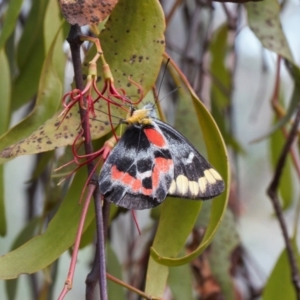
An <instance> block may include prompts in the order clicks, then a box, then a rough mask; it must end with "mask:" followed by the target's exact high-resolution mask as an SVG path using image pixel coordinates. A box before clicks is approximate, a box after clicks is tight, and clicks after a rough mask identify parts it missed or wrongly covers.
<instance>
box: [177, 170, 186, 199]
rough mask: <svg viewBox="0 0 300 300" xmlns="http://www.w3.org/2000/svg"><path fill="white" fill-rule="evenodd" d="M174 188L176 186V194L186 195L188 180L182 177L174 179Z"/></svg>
mask: <svg viewBox="0 0 300 300" xmlns="http://www.w3.org/2000/svg"><path fill="white" fill-rule="evenodd" d="M176 186H177V190H178V193H179V194H181V195H184V194H186V193H187V191H188V189H189V180H188V179H187V177H185V176H184V175H179V176H178V177H177V178H176Z"/></svg>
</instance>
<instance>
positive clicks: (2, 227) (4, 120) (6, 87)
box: [0, 49, 11, 236]
mask: <svg viewBox="0 0 300 300" xmlns="http://www.w3.org/2000/svg"><path fill="white" fill-rule="evenodd" d="M0 65H1V72H0V99H1V110H0V135H1V134H3V133H4V132H5V131H6V130H7V127H8V122H9V114H10V101H11V80H10V70H9V65H8V61H7V58H6V55H5V52H4V49H2V50H0ZM3 172H4V170H3V166H0V235H1V236H4V235H5V234H6V215H5V203H4V201H5V199H4V176H3Z"/></svg>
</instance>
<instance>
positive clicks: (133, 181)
mask: <svg viewBox="0 0 300 300" xmlns="http://www.w3.org/2000/svg"><path fill="white" fill-rule="evenodd" d="M111 178H112V180H119V181H120V182H121V183H122V184H124V185H126V186H129V187H130V188H131V191H132V192H135V193H142V194H143V195H147V196H150V195H151V194H152V189H146V188H144V187H143V186H142V181H141V180H139V179H137V178H134V177H132V176H130V175H129V174H128V173H125V172H121V171H119V170H118V169H117V167H116V166H113V167H112V168H111Z"/></svg>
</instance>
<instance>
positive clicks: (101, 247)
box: [67, 25, 108, 300]
mask: <svg viewBox="0 0 300 300" xmlns="http://www.w3.org/2000/svg"><path fill="white" fill-rule="evenodd" d="M80 36H81V30H80V27H79V26H78V25H72V26H71V28H70V32H69V36H68V39H67V40H68V42H69V44H70V48H71V53H72V61H73V67H74V77H75V84H76V88H78V89H80V90H83V89H84V82H83V74H82V68H81V58H80V46H81V44H82V41H81V39H80ZM84 102H86V99H84ZM83 107H86V103H84V105H83ZM79 110H80V116H81V122H82V123H81V124H82V128H83V131H84V135H83V136H84V147H85V153H86V154H87V155H88V154H92V153H93V146H92V142H91V134H90V127H89V122H88V118H86V117H85V116H86V114H87V113H88V111H87V110H84V109H83V108H82V107H81V106H80V105H79ZM94 167H95V163H94V161H90V162H89V163H87V169H88V175H90V174H91V173H92V172H93V170H94ZM89 185H96V189H95V192H94V194H93V196H94V204H95V212H96V220H97V221H96V222H97V255H98V257H99V267H98V270H99V287H100V296H101V300H107V299H108V297H107V281H106V275H105V274H106V262H105V240H104V231H103V217H102V208H101V204H102V201H101V195H100V192H99V189H98V180H97V175H96V174H93V175H92V177H91V180H90V183H89ZM103 274H104V275H103Z"/></svg>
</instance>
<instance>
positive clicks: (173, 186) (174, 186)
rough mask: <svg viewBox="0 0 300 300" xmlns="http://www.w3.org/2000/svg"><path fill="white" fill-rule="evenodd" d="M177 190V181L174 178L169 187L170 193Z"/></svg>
mask: <svg viewBox="0 0 300 300" xmlns="http://www.w3.org/2000/svg"><path fill="white" fill-rule="evenodd" d="M175 192H176V182H175V180H172V182H171V185H170V188H169V192H168V193H169V194H170V195H172V194H174V193H175Z"/></svg>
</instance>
